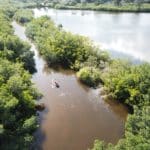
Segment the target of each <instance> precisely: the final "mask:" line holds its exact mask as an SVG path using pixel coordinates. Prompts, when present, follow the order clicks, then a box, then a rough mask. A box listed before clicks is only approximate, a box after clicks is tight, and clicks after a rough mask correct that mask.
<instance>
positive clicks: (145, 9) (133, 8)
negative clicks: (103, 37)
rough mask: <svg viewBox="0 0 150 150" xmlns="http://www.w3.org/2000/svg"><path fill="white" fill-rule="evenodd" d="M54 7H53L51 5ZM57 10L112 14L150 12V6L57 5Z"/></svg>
mask: <svg viewBox="0 0 150 150" xmlns="http://www.w3.org/2000/svg"><path fill="white" fill-rule="evenodd" d="M50 6H52V5H50ZM54 8H56V9H69V10H94V11H110V12H150V4H141V6H138V5H137V4H124V5H120V6H116V5H113V4H99V5H96V4H94V3H92V4H91V3H87V4H81V3H80V4H76V5H74V6H69V5H61V4H57V5H55V7H54Z"/></svg>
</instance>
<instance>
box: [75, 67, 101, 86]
mask: <svg viewBox="0 0 150 150" xmlns="http://www.w3.org/2000/svg"><path fill="white" fill-rule="evenodd" d="M77 77H78V78H79V79H80V80H81V81H82V82H83V83H85V84H87V85H89V86H92V87H96V86H97V85H98V84H99V83H100V82H101V74H100V71H99V70H97V69H95V68H94V67H84V68H82V69H80V71H79V72H78V73H77Z"/></svg>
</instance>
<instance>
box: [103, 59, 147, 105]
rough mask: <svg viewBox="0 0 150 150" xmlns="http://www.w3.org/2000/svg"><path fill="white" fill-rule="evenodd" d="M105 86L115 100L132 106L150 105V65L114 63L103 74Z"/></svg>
mask: <svg viewBox="0 0 150 150" xmlns="http://www.w3.org/2000/svg"><path fill="white" fill-rule="evenodd" d="M103 81H104V85H105V87H106V89H107V91H108V93H109V94H110V95H111V96H112V98H113V99H116V100H118V101H120V102H123V103H126V104H128V105H130V106H133V105H137V106H144V105H150V65H149V64H141V65H132V64H131V63H129V62H125V61H113V63H112V64H110V66H109V68H108V69H107V70H106V71H105V72H104V73H103Z"/></svg>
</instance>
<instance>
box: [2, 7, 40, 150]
mask: <svg viewBox="0 0 150 150" xmlns="http://www.w3.org/2000/svg"><path fill="white" fill-rule="evenodd" d="M12 12H13V11H10V10H3V9H0V113H1V115H0V149H2V150H20V149H22V150H27V149H29V145H30V144H31V142H32V141H33V136H32V134H33V132H34V131H35V129H36V128H37V119H36V116H35V114H36V110H35V100H36V99H37V98H38V95H39V94H38V93H37V91H36V89H35V88H34V87H33V84H32V82H31V75H30V74H29V72H28V71H26V70H29V71H33V69H34V60H33V53H32V52H30V46H29V45H28V44H27V43H25V42H23V41H21V40H20V39H19V38H18V37H16V36H14V35H13V34H14V33H13V29H12V26H11V22H10V21H11V20H10V17H11V16H12ZM25 69H26V70H25Z"/></svg>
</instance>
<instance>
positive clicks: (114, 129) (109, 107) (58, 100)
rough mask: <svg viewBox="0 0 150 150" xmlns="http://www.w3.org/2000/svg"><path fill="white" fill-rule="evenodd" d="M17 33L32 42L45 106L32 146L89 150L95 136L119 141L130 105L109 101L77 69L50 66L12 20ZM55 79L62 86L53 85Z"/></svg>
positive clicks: (37, 82) (36, 80) (36, 77)
mask: <svg viewBox="0 0 150 150" xmlns="http://www.w3.org/2000/svg"><path fill="white" fill-rule="evenodd" d="M12 25H13V27H14V30H15V34H16V35H18V36H19V37H20V38H21V39H22V40H24V41H28V42H29V43H30V44H31V50H32V51H34V52H35V57H34V58H35V62H36V68H37V73H35V74H34V75H33V78H32V81H33V82H34V84H35V86H36V87H37V88H38V90H39V91H40V92H41V93H42V94H43V98H42V99H41V100H40V101H41V102H44V103H45V104H46V110H45V111H43V112H39V118H40V119H39V120H40V128H39V130H38V131H37V132H36V133H35V136H36V139H37V141H36V143H35V148H33V149H40V148H41V149H43V150H87V149H88V148H91V147H92V145H93V142H94V140H95V139H101V140H104V141H105V142H111V143H117V141H118V140H119V139H120V138H122V137H123V136H124V124H125V120H126V117H127V109H126V108H125V107H124V106H122V105H121V104H117V103H115V102H113V101H111V102H109V103H106V102H104V101H103V100H102V98H101V96H100V91H99V89H90V88H88V87H86V86H84V85H83V84H81V83H80V82H79V81H78V80H77V78H76V76H75V74H74V72H72V71H69V70H63V69H58V70H53V69H50V68H47V67H46V65H45V61H44V60H43V59H42V58H41V57H40V56H38V52H37V50H36V48H35V46H34V45H33V44H32V43H31V42H30V41H29V40H28V39H27V37H26V36H25V33H24V32H25V28H24V27H22V26H20V25H18V24H17V23H16V22H13V23H12ZM53 80H56V81H57V82H58V83H59V84H60V88H54V87H53V86H52V81H53Z"/></svg>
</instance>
